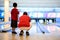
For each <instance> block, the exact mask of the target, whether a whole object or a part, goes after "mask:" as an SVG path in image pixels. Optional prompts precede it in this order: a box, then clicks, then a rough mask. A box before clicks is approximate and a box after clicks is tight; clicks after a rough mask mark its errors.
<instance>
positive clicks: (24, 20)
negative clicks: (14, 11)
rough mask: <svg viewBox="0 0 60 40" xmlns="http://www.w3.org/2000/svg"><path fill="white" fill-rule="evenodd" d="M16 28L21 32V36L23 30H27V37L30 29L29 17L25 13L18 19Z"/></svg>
mask: <svg viewBox="0 0 60 40" xmlns="http://www.w3.org/2000/svg"><path fill="white" fill-rule="evenodd" d="M18 27H19V28H20V30H21V32H20V35H23V30H25V29H26V30H27V31H26V35H29V32H28V30H29V29H30V17H29V16H28V15H27V12H24V13H23V15H22V16H21V17H20V19H19V24H18Z"/></svg>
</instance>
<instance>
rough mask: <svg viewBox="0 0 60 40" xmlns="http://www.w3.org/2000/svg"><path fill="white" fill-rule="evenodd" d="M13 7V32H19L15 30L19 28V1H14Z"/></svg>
mask: <svg viewBox="0 0 60 40" xmlns="http://www.w3.org/2000/svg"><path fill="white" fill-rule="evenodd" d="M13 7H14V8H13V9H12V10H11V27H12V33H14V34H17V33H16V32H15V28H17V21H18V14H19V11H18V9H17V3H13Z"/></svg>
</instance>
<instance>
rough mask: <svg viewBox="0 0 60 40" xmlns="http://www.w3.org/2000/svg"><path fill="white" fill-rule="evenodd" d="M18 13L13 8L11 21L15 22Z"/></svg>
mask: <svg viewBox="0 0 60 40" xmlns="http://www.w3.org/2000/svg"><path fill="white" fill-rule="evenodd" d="M18 14H19V11H18V9H16V8H13V9H12V11H11V19H12V20H15V21H17V20H18Z"/></svg>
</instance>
